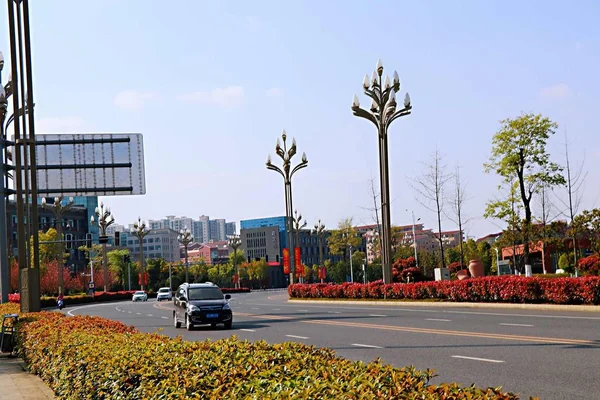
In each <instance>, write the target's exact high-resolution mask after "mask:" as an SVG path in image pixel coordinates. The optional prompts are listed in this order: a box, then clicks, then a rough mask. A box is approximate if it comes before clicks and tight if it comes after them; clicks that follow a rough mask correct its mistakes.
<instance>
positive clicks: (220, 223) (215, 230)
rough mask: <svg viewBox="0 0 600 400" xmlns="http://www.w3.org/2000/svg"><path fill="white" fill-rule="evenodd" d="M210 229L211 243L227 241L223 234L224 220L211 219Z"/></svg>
mask: <svg viewBox="0 0 600 400" xmlns="http://www.w3.org/2000/svg"><path fill="white" fill-rule="evenodd" d="M209 229H210V240H211V241H213V242H216V241H222V240H227V235H226V234H225V220H224V219H211V220H210V221H209Z"/></svg>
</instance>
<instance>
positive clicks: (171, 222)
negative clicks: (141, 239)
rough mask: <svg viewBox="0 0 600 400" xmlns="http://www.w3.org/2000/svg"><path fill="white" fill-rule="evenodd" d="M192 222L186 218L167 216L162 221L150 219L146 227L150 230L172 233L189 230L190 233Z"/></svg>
mask: <svg viewBox="0 0 600 400" xmlns="http://www.w3.org/2000/svg"><path fill="white" fill-rule="evenodd" d="M192 225H193V220H192V219H191V218H188V217H185V216H184V217H176V216H174V215H167V217H166V218H163V219H151V220H148V227H149V228H150V229H172V230H174V231H177V232H179V231H181V230H184V229H189V230H190V231H191V229H192Z"/></svg>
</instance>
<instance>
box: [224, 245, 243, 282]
mask: <svg viewBox="0 0 600 400" xmlns="http://www.w3.org/2000/svg"><path fill="white" fill-rule="evenodd" d="M227 242H228V244H229V247H231V248H232V249H233V270H234V271H235V275H236V277H237V278H236V279H237V281H236V282H235V288H236V289H239V288H240V272H239V271H238V265H237V251H238V249H239V248H240V246H241V245H242V239H241V238H240V235H229V237H228V238H227Z"/></svg>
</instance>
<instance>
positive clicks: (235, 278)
mask: <svg viewBox="0 0 600 400" xmlns="http://www.w3.org/2000/svg"><path fill="white" fill-rule="evenodd" d="M239 280H240V278H239V276H238V275H237V274H235V275H233V284H234V285H236V284H237V283H238V281H239Z"/></svg>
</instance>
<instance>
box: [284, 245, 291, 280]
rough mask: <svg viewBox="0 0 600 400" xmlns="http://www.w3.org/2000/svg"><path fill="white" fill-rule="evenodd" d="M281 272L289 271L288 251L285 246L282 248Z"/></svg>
mask: <svg viewBox="0 0 600 400" xmlns="http://www.w3.org/2000/svg"><path fill="white" fill-rule="evenodd" d="M283 273H284V274H289V273H290V251H289V250H288V249H287V248H285V249H283Z"/></svg>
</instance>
